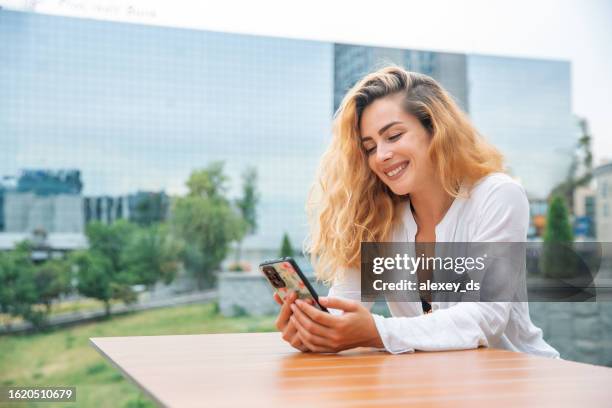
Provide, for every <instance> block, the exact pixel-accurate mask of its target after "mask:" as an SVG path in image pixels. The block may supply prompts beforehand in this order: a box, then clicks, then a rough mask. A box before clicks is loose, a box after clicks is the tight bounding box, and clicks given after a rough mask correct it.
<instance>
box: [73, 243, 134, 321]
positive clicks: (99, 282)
mask: <svg viewBox="0 0 612 408" xmlns="http://www.w3.org/2000/svg"><path fill="white" fill-rule="evenodd" d="M71 261H72V264H73V265H75V266H76V269H77V282H78V283H77V289H78V291H79V293H81V294H82V295H83V296H87V297H90V298H94V299H97V300H99V301H101V302H102V303H104V311H105V314H106V316H109V315H110V302H111V300H112V299H118V300H122V301H123V302H124V303H126V304H127V303H132V302H135V301H136V294H135V293H134V292H133V291H132V290H131V288H130V286H129V284H127V283H125V282H123V281H121V280H116V276H114V275H113V266H112V263H111V261H110V260H109V259H108V258H107V257H105V256H104V255H102V254H101V253H99V252H97V251H80V252H74V253H73V254H72V255H71Z"/></svg>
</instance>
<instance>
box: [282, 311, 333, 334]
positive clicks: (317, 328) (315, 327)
mask: <svg viewBox="0 0 612 408" xmlns="http://www.w3.org/2000/svg"><path fill="white" fill-rule="evenodd" d="M291 311H292V312H293V317H295V318H296V319H297V321H298V322H299V323H300V326H302V327H303V328H305V329H306V330H308V332H310V333H312V334H316V335H317V336H321V337H328V336H329V332H330V329H329V328H327V327H325V326H323V325H321V324H319V323H317V322H315V321H314V320H312V319H310V317H309V316H308V315H307V314H306V313H304V312H303V311H302V310H300V308H299V307H298V306H297V305H291ZM289 322H291V320H289Z"/></svg>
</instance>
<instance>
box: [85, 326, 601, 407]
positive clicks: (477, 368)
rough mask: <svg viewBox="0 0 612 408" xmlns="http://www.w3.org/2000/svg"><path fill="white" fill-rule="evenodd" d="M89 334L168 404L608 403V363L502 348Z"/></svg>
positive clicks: (276, 336) (270, 336)
mask: <svg viewBox="0 0 612 408" xmlns="http://www.w3.org/2000/svg"><path fill="white" fill-rule="evenodd" d="M91 342H92V343H93V345H94V346H95V347H96V348H97V349H98V351H99V352H100V353H102V355H104V356H105V357H106V358H108V359H109V360H110V361H111V363H113V364H114V365H115V366H116V367H117V368H118V369H119V370H120V371H121V372H122V373H123V374H124V375H125V376H127V377H128V378H130V379H131V380H132V381H134V383H136V384H137V385H138V386H139V387H140V388H141V389H142V390H143V391H144V392H145V393H146V394H148V395H149V396H150V397H151V398H153V399H154V400H155V401H157V402H158V403H159V404H160V405H163V406H169V407H222V406H227V407H257V406H262V407H281V406H282V407H285V408H293V407H310V408H317V407H327V406H334V407H336V406H339V407H347V406H350V407H387V406H401V407H407V406H423V407H429V408H431V407H459V406H466V407H478V406H482V407H493V408H500V407H523V406H530V407H559V406H582V407H589V408H591V407H596V406H597V407H612V368H606V367H600V366H593V365H588V364H580V363H574V362H569V361H564V360H552V359H547V358H541V357H534V356H530V355H527V354H522V353H513V352H509V351H504V350H495V349H486V348H481V349H478V350H465V351H447V352H435V353H433V352H417V353H413V354H402V355H391V354H388V353H384V352H380V351H375V350H372V349H353V350H348V351H345V352H342V353H340V354H310V353H300V352H297V351H294V350H293V349H292V348H291V347H290V346H288V345H287V344H286V343H284V342H283V341H282V339H281V338H280V333H246V334H208V335H193V336H151V337H107V338H92V339H91ZM109 397H112V396H109Z"/></svg>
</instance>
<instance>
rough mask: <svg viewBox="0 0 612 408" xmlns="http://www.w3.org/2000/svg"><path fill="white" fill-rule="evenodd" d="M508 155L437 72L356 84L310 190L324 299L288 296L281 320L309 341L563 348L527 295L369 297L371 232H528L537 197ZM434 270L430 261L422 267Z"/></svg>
mask: <svg viewBox="0 0 612 408" xmlns="http://www.w3.org/2000/svg"><path fill="white" fill-rule="evenodd" d="M502 171H503V167H502V157H501V155H500V153H499V152H498V151H497V150H496V149H495V148H494V147H493V146H491V145H490V144H488V143H487V142H486V141H485V140H484V139H482V138H481V136H480V135H479V134H478V133H477V131H476V130H475V129H474V128H473V126H472V125H471V124H470V122H469V120H468V119H467V117H466V115H465V114H464V113H463V112H462V111H461V110H460V109H459V108H458V107H457V105H456V103H455V102H454V101H453V100H452V98H451V97H450V96H449V95H448V94H447V93H446V92H445V91H444V90H443V89H442V88H441V86H440V85H439V84H438V83H437V82H436V81H434V80H433V79H432V78H430V77H428V76H426V75H421V74H417V73H413V72H407V71H405V70H403V69H402V68H399V67H387V68H384V69H381V70H379V71H377V72H374V73H372V74H369V75H367V76H366V77H365V78H363V79H362V80H361V81H359V82H358V83H357V84H356V85H355V86H354V87H353V88H352V89H351V90H350V91H349V92H348V93H347V95H346V96H345V98H344V100H343V102H342V104H341V106H340V108H339V109H338V112H337V113H336V117H335V121H334V132H333V138H332V142H331V144H330V146H329V148H328V150H327V151H326V153H325V154H324V156H323V159H322V162H321V165H320V168H319V173H318V183H317V184H316V188H313V190H312V191H311V196H310V200H309V203H310V216H311V228H312V229H311V237H310V238H311V239H310V243H309V247H308V252H310V253H311V254H312V257H313V263H314V264H315V270H316V274H317V278H318V279H321V280H323V281H325V282H328V283H330V284H331V285H332V286H331V289H330V291H329V295H328V296H327V297H322V298H321V299H320V302H321V304H322V305H324V306H326V307H328V308H330V309H331V312H332V313H331V314H327V313H324V312H321V311H319V310H318V309H316V308H315V307H313V306H312V305H310V304H308V303H306V302H304V301H300V300H295V296H293V297H288V298H287V300H286V301H285V302H284V303H283V302H282V301H280V299H279V298H278V297H277V298H276V300H277V302H279V303H280V304H282V307H281V311H280V313H279V316H278V319H277V322H276V325H277V327H278V329H279V330H280V331H282V333H283V338H284V339H285V340H286V341H287V342H289V343H290V344H291V345H292V346H293V347H295V348H297V349H299V350H302V351H313V352H338V351H341V350H345V349H348V348H352V347H357V346H369V347H378V348H384V349H386V350H387V351H389V352H391V353H403V352H409V351H414V350H429V351H434V350H456V349H471V348H477V347H479V346H488V347H495V348H504V349H508V350H513V351H522V352H527V353H532V354H537V355H542V356H548V357H554V358H558V356H559V353H558V352H557V351H556V350H555V349H554V348H552V347H551V346H550V345H548V344H547V343H546V342H545V341H544V340H543V338H542V331H541V330H540V329H538V328H537V327H536V326H534V324H533V323H532V322H531V320H530V318H529V308H528V304H527V303H525V302H464V303H455V304H452V303H442V302H440V303H438V302H430V301H431V298H430V294H428V293H423V294H422V295H423V302H422V303H419V302H388V305H389V309H390V311H391V314H392V316H393V317H388V318H385V317H382V316H378V315H375V314H371V313H370V311H369V309H370V308H371V306H372V304H371V303H367V302H360V295H361V290H360V283H361V281H360V272H359V271H360V244H361V242H384V241H396V242H402V241H403V242H415V243H417V244H418V243H426V242H524V241H525V240H526V233H527V227H528V217H529V206H528V202H527V199H526V195H525V192H524V190H523V188H522V187H521V186H520V185H519V184H518V183H517V182H516V181H514V180H513V179H511V178H510V177H509V176H507V175H505V174H504V173H502ZM427 272H428V271H419V278H421V277H423V276H425V277H426V276H427Z"/></svg>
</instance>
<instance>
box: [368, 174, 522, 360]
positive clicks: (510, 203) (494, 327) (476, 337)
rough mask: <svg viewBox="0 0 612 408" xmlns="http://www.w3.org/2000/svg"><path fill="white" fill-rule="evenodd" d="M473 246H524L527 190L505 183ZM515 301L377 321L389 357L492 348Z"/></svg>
mask: <svg viewBox="0 0 612 408" xmlns="http://www.w3.org/2000/svg"><path fill="white" fill-rule="evenodd" d="M479 214H481V216H480V217H479V220H480V222H479V224H478V225H477V226H476V228H475V233H474V235H473V239H472V241H473V242H524V241H525V239H526V235H527V227H528V222H529V204H528V201H527V198H526V195H525V192H524V190H523V188H522V187H521V186H520V185H518V184H516V183H514V182H510V181H508V182H505V183H503V184H500V185H499V186H496V187H495V188H493V189H491V191H489V192H487V195H486V196H485V197H483V199H482V205H481V206H480V209H479ZM511 307H512V303H510V302H464V303H457V304H456V305H454V306H451V307H449V308H447V309H441V310H438V311H436V312H434V313H431V314H427V315H421V316H416V317H390V318H385V317H382V316H377V315H373V316H374V321H375V323H376V328H377V329H378V332H379V334H380V337H381V339H382V342H383V344H384V346H385V349H386V350H387V351H389V352H390V353H394V354H396V353H404V352H411V351H414V350H424V351H439V350H460V349H472V348H477V347H479V346H488V345H489V344H490V343H494V342H495V340H497V339H499V337H501V336H502V334H503V333H504V331H505V328H506V326H507V324H508V320H509V318H510V311H511Z"/></svg>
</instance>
